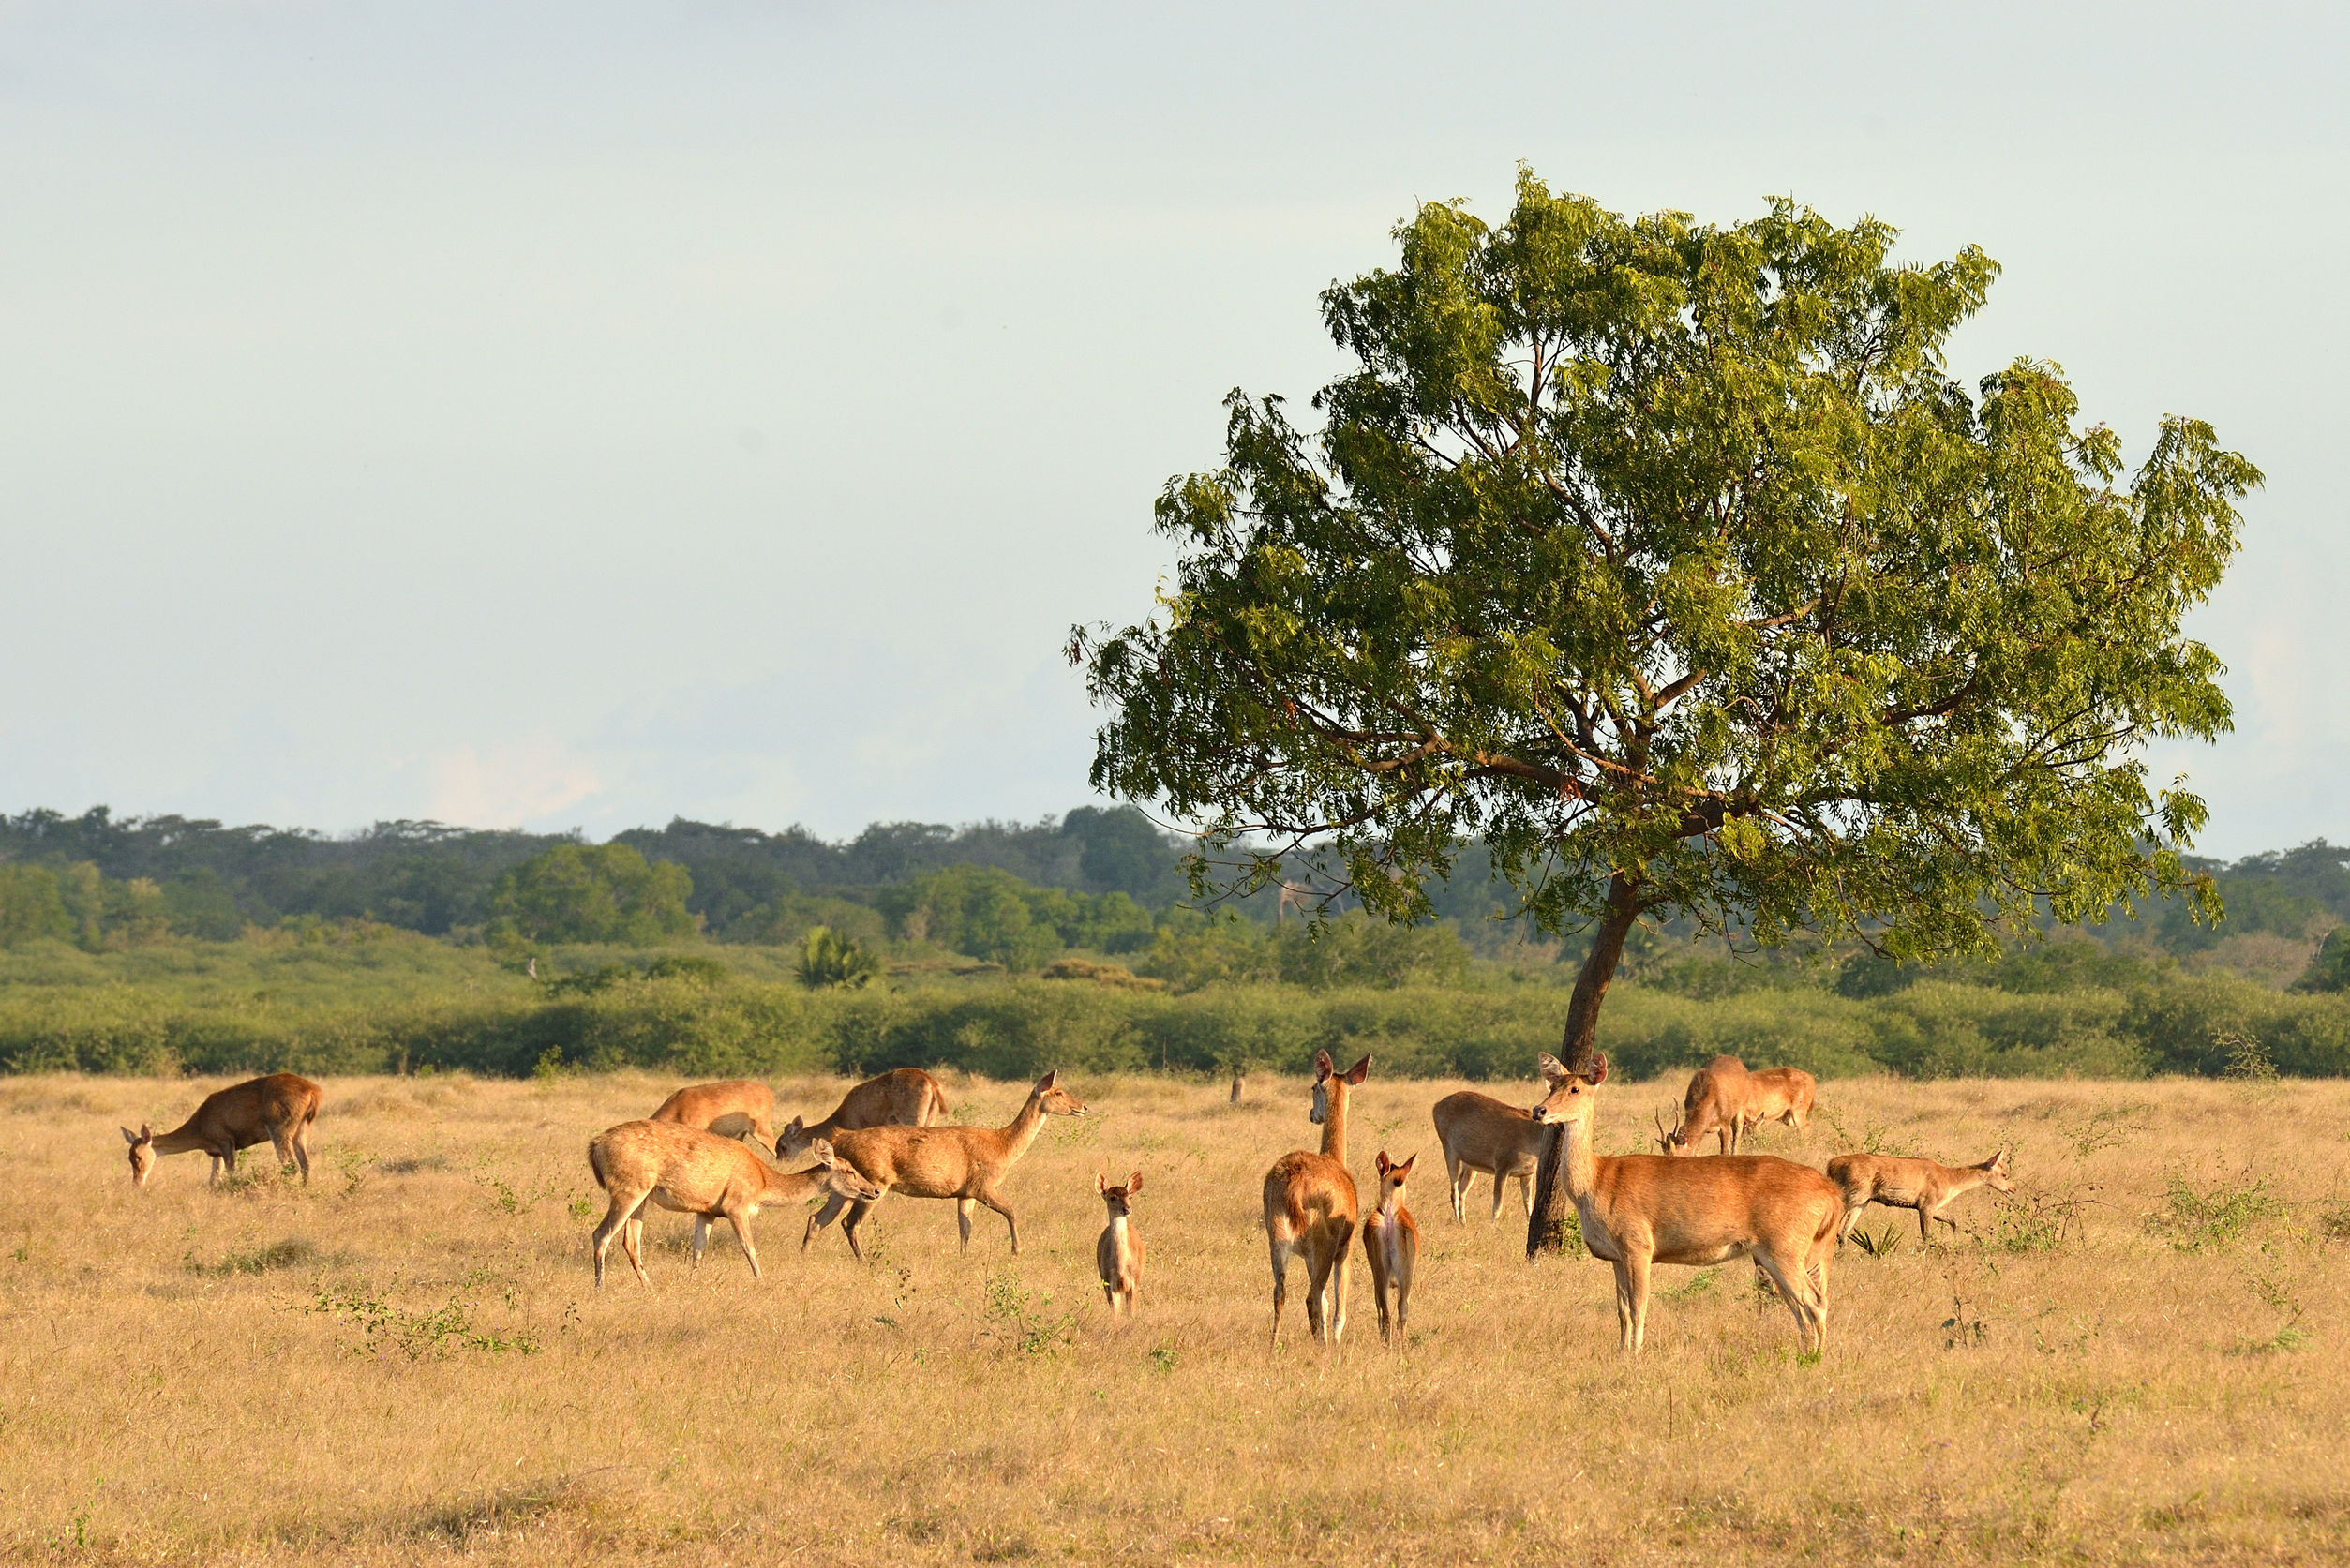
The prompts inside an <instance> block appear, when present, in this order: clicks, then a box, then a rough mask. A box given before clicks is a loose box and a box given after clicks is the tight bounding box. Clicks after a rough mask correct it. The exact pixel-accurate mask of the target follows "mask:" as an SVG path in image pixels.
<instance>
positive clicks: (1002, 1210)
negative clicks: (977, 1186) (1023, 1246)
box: [980, 1192, 1020, 1257]
mask: <svg viewBox="0 0 2350 1568" xmlns="http://www.w3.org/2000/svg"><path fill="white" fill-rule="evenodd" d="M980 1202H982V1203H985V1204H986V1205H987V1206H988V1207H989V1208H991V1209H994V1210H995V1212H996V1213H997V1214H1000V1215H1002V1216H1003V1217H1004V1224H1005V1225H1006V1227H1008V1228H1009V1229H1010V1232H1011V1250H1012V1256H1014V1257H1018V1256H1019V1255H1020V1221H1019V1219H1018V1218H1017V1217H1014V1215H1013V1214H1012V1212H1011V1205H1010V1203H1007V1202H1004V1201H1003V1200H1002V1199H1001V1198H998V1197H996V1196H995V1194H994V1193H992V1192H982V1193H980Z"/></svg>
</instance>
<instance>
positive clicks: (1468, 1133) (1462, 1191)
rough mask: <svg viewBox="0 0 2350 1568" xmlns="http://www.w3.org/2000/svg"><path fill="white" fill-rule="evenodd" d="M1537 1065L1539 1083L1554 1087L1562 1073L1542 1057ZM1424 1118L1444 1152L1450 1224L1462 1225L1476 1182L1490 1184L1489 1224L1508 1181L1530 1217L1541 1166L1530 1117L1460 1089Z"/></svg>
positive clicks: (1538, 1136)
mask: <svg viewBox="0 0 2350 1568" xmlns="http://www.w3.org/2000/svg"><path fill="white" fill-rule="evenodd" d="M1538 1065H1539V1068H1540V1070H1541V1073H1542V1076H1543V1078H1544V1079H1545V1081H1547V1082H1548V1083H1550V1084H1551V1085H1552V1086H1554V1087H1555V1086H1556V1085H1557V1083H1558V1081H1559V1079H1560V1077H1561V1076H1563V1075H1564V1073H1565V1071H1566V1068H1563V1067H1561V1066H1560V1065H1559V1060H1558V1058H1557V1057H1555V1056H1553V1055H1551V1054H1550V1053H1549V1052H1547V1051H1546V1052H1544V1053H1542V1056H1541V1059H1540V1062H1539V1064H1538ZM1429 1115H1430V1116H1431V1117H1432V1118H1433V1119H1434V1121H1435V1123H1436V1142H1438V1143H1440V1144H1442V1145H1443V1146H1444V1173H1445V1175H1446V1176H1447V1177H1448V1178H1449V1179H1450V1183H1451V1190H1452V1217H1453V1219H1454V1221H1455V1222H1456V1223H1459V1224H1466V1223H1468V1213H1467V1208H1468V1198H1469V1187H1470V1186H1471V1185H1472V1184H1473V1183H1474V1182H1475V1181H1476V1179H1477V1178H1478V1177H1479V1176H1491V1177H1492V1178H1493V1215H1492V1217H1493V1218H1495V1219H1499V1218H1501V1217H1502V1185H1503V1183H1504V1182H1506V1181H1508V1180H1509V1179H1510V1178H1512V1177H1516V1178H1517V1181H1518V1196H1519V1199H1520V1200H1521V1201H1522V1202H1524V1203H1525V1205H1526V1213H1527V1214H1528V1215H1529V1216H1531V1215H1532V1214H1533V1213H1534V1172H1535V1170H1536V1169H1537V1168H1538V1167H1539V1166H1540V1165H1541V1163H1542V1141H1543V1138H1544V1136H1545V1134H1544V1132H1543V1130H1542V1128H1540V1127H1536V1126H1534V1113H1533V1112H1532V1111H1526V1110H1521V1109H1519V1107H1517V1106H1515V1105H1505V1104H1504V1103H1503V1102H1502V1101H1500V1100H1498V1099H1495V1098H1493V1097H1492V1096H1491V1095H1481V1094H1479V1093H1477V1092H1476V1091H1475V1090H1474V1089H1463V1090H1461V1091H1460V1092H1459V1093H1458V1094H1451V1095H1446V1096H1445V1097H1444V1098H1443V1099H1440V1100H1438V1101H1437V1102H1436V1104H1435V1106H1434V1108H1433V1109H1432V1110H1431V1111H1430V1112H1429Z"/></svg>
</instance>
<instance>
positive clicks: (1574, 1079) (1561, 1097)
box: [1534, 1056, 1608, 1123]
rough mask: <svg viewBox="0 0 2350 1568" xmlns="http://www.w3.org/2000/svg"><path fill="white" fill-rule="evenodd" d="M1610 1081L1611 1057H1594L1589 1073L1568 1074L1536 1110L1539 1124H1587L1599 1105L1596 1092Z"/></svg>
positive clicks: (1535, 1118) (1535, 1114)
mask: <svg viewBox="0 0 2350 1568" xmlns="http://www.w3.org/2000/svg"><path fill="white" fill-rule="evenodd" d="M1607 1081H1608V1058H1607V1057H1605V1056H1594V1057H1593V1058H1592V1063H1591V1071H1590V1072H1588V1073H1579V1072H1571V1071H1570V1072H1568V1073H1567V1074H1566V1075H1565V1076H1564V1077H1563V1078H1561V1079H1560V1080H1559V1082H1558V1086H1557V1087H1555V1088H1553V1089H1552V1090H1551V1091H1550V1093H1549V1098H1546V1099H1544V1100H1543V1102H1542V1103H1541V1104H1540V1105H1537V1106H1535V1107H1534V1120H1535V1121H1537V1122H1584V1123H1589V1122H1590V1120H1591V1114H1592V1108H1593V1107H1594V1106H1595V1105H1597V1104H1598V1103H1599V1097H1598V1095H1596V1094H1595V1093H1594V1092H1593V1091H1594V1090H1596V1089H1597V1088H1598V1087H1599V1085H1600V1084H1602V1083H1606V1082H1607Z"/></svg>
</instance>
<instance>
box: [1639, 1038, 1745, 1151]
mask: <svg viewBox="0 0 2350 1568" xmlns="http://www.w3.org/2000/svg"><path fill="white" fill-rule="evenodd" d="M1745 1109H1746V1064H1745V1063H1744V1062H1742V1061H1740V1060H1739V1059H1738V1058H1737V1057H1735V1056H1716V1057H1714V1059H1713V1060H1712V1061H1710V1062H1708V1063H1706V1064H1705V1066H1703V1067H1701V1068H1699V1069H1698V1070H1697V1071H1696V1072H1694V1073H1692V1074H1691V1075H1690V1077H1689V1087H1688V1088H1687V1089H1686V1090H1684V1091H1683V1093H1682V1096H1681V1125H1680V1126H1679V1127H1674V1128H1673V1129H1672V1130H1671V1131H1670V1132H1667V1131H1665V1130H1664V1128H1663V1127H1662V1126H1661V1125H1660V1126H1659V1127H1658V1128H1657V1138H1656V1142H1657V1149H1658V1152H1659V1153H1661V1154H1668V1155H1678V1154H1686V1153H1688V1152H1689V1151H1690V1150H1691V1149H1692V1148H1693V1147H1695V1146H1696V1144H1697V1142H1698V1140H1699V1139H1700V1138H1702V1137H1704V1136H1705V1135H1706V1134H1707V1133H1709V1132H1710V1133H1712V1134H1714V1142H1715V1145H1716V1147H1717V1148H1718V1150H1719V1152H1721V1153H1723V1154H1726V1155H1734V1154H1736V1153H1737V1152H1738V1138H1739V1134H1740V1133H1741V1132H1742V1131H1744V1125H1743V1121H1742V1118H1743V1117H1744V1113H1745Z"/></svg>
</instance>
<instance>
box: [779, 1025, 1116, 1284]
mask: <svg viewBox="0 0 2350 1568" xmlns="http://www.w3.org/2000/svg"><path fill="white" fill-rule="evenodd" d="M1060 1077H1061V1075H1060V1070H1059V1069H1058V1068H1055V1069H1054V1070H1053V1071H1051V1072H1048V1073H1046V1074H1045V1075H1044V1076H1043V1077H1042V1078H1040V1079H1038V1080H1037V1083H1036V1087H1035V1088H1033V1089H1031V1090H1029V1091H1028V1099H1027V1103H1026V1104H1025V1105H1023V1106H1022V1107H1021V1108H1020V1114H1018V1115H1017V1116H1014V1117H1013V1118H1012V1119H1011V1122H1010V1125H1009V1126H1007V1127H856V1128H852V1129H850V1130H849V1131H846V1132H844V1133H842V1134H841V1135H840V1136H839V1137H837V1138H835V1139H833V1140H832V1148H833V1152H834V1153H836V1154H838V1155H839V1156H840V1157H841V1158H842V1159H844V1160H846V1162H847V1163H848V1164H849V1165H851V1166H853V1167H855V1169H856V1171H857V1173H858V1174H859V1175H861V1176H863V1177H864V1178H865V1179H866V1180H867V1181H869V1182H872V1183H873V1184H874V1185H875V1186H876V1187H879V1188H880V1189H881V1191H880V1192H878V1193H876V1194H875V1195H874V1196H873V1197H871V1198H860V1199H855V1200H849V1199H844V1198H842V1197H841V1196H840V1195H839V1194H837V1193H835V1194H834V1195H833V1196H831V1197H830V1198H828V1199H826V1200H825V1201H824V1206H823V1207H822V1208H820V1209H818V1210H816V1213H815V1214H814V1215H812V1216H810V1217H809V1219H808V1230H807V1233H806V1234H805V1235H802V1236H801V1238H800V1247H801V1251H803V1252H804V1251H806V1250H807V1247H808V1244H809V1243H810V1242H812V1241H814V1240H815V1239H816V1232H818V1231H821V1230H823V1229H824V1228H825V1227H826V1226H827V1225H830V1224H831V1223H832V1219H833V1217H834V1216H836V1215H838V1214H839V1213H840V1212H841V1208H842V1206H843V1205H844V1204H845V1203H846V1205H847V1207H848V1217H847V1218H846V1220H844V1221H842V1223H841V1234H843V1235H844V1236H846V1237H847V1238H848V1249H849V1251H851V1252H853V1253H855V1254H856V1255H857V1256H858V1257H860V1258H862V1257H863V1256H864V1255H865V1254H864V1250H863V1249H862V1248H861V1247H859V1246H858V1243H857V1228H858V1227H859V1226H861V1225H862V1224H863V1223H864V1222H865V1215H866V1214H867V1213H868V1212H869V1211H870V1210H871V1209H872V1208H873V1206H874V1204H876V1203H877V1202H880V1201H881V1198H882V1195H883V1194H886V1193H891V1192H903V1193H905V1194H906V1196H907V1197H909V1198H951V1199H953V1200H954V1217H955V1223H956V1225H957V1226H959V1227H960V1228H961V1229H962V1232H963V1250H965V1252H968V1251H970V1250H971V1216H972V1215H973V1214H974V1213H975V1212H977V1210H978V1208H979V1205H980V1204H981V1203H984V1204H986V1205H987V1206H988V1207H989V1208H991V1209H994V1210H995V1212H996V1213H997V1214H1000V1215H1002V1216H1003V1217H1004V1224H1005V1225H1006V1226H1007V1227H1009V1228H1010V1232H1011V1249H1012V1251H1013V1252H1014V1253H1017V1252H1019V1250H1020V1221H1019V1220H1018V1219H1017V1218H1016V1217H1014V1216H1013V1214H1012V1212H1011V1205H1010V1203H1008V1202H1004V1194H1003V1182H1004V1177H1005V1176H1006V1175H1007V1174H1008V1173H1010V1170H1011V1168H1012V1166H1013V1165H1015V1164H1017V1163H1018V1162H1019V1159H1020V1157H1021V1156H1022V1155H1025V1154H1026V1153H1027V1152H1028V1145H1029V1144H1031V1143H1034V1142H1036V1141H1037V1133H1038V1132H1039V1131H1040V1130H1041V1129H1042V1127H1043V1126H1044V1118H1045V1117H1046V1116H1048V1115H1050V1116H1082V1115H1084V1114H1085V1104H1084V1102H1083V1101H1081V1100H1079V1099H1078V1098H1077V1097H1076V1096H1074V1095H1072V1094H1070V1092H1069V1091H1068V1090H1067V1089H1064V1088H1062V1087H1061V1086H1060ZM784 1131H785V1134H786V1137H788V1136H789V1135H790V1131H791V1129H790V1128H789V1127H786V1128H785V1129H784Z"/></svg>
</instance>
